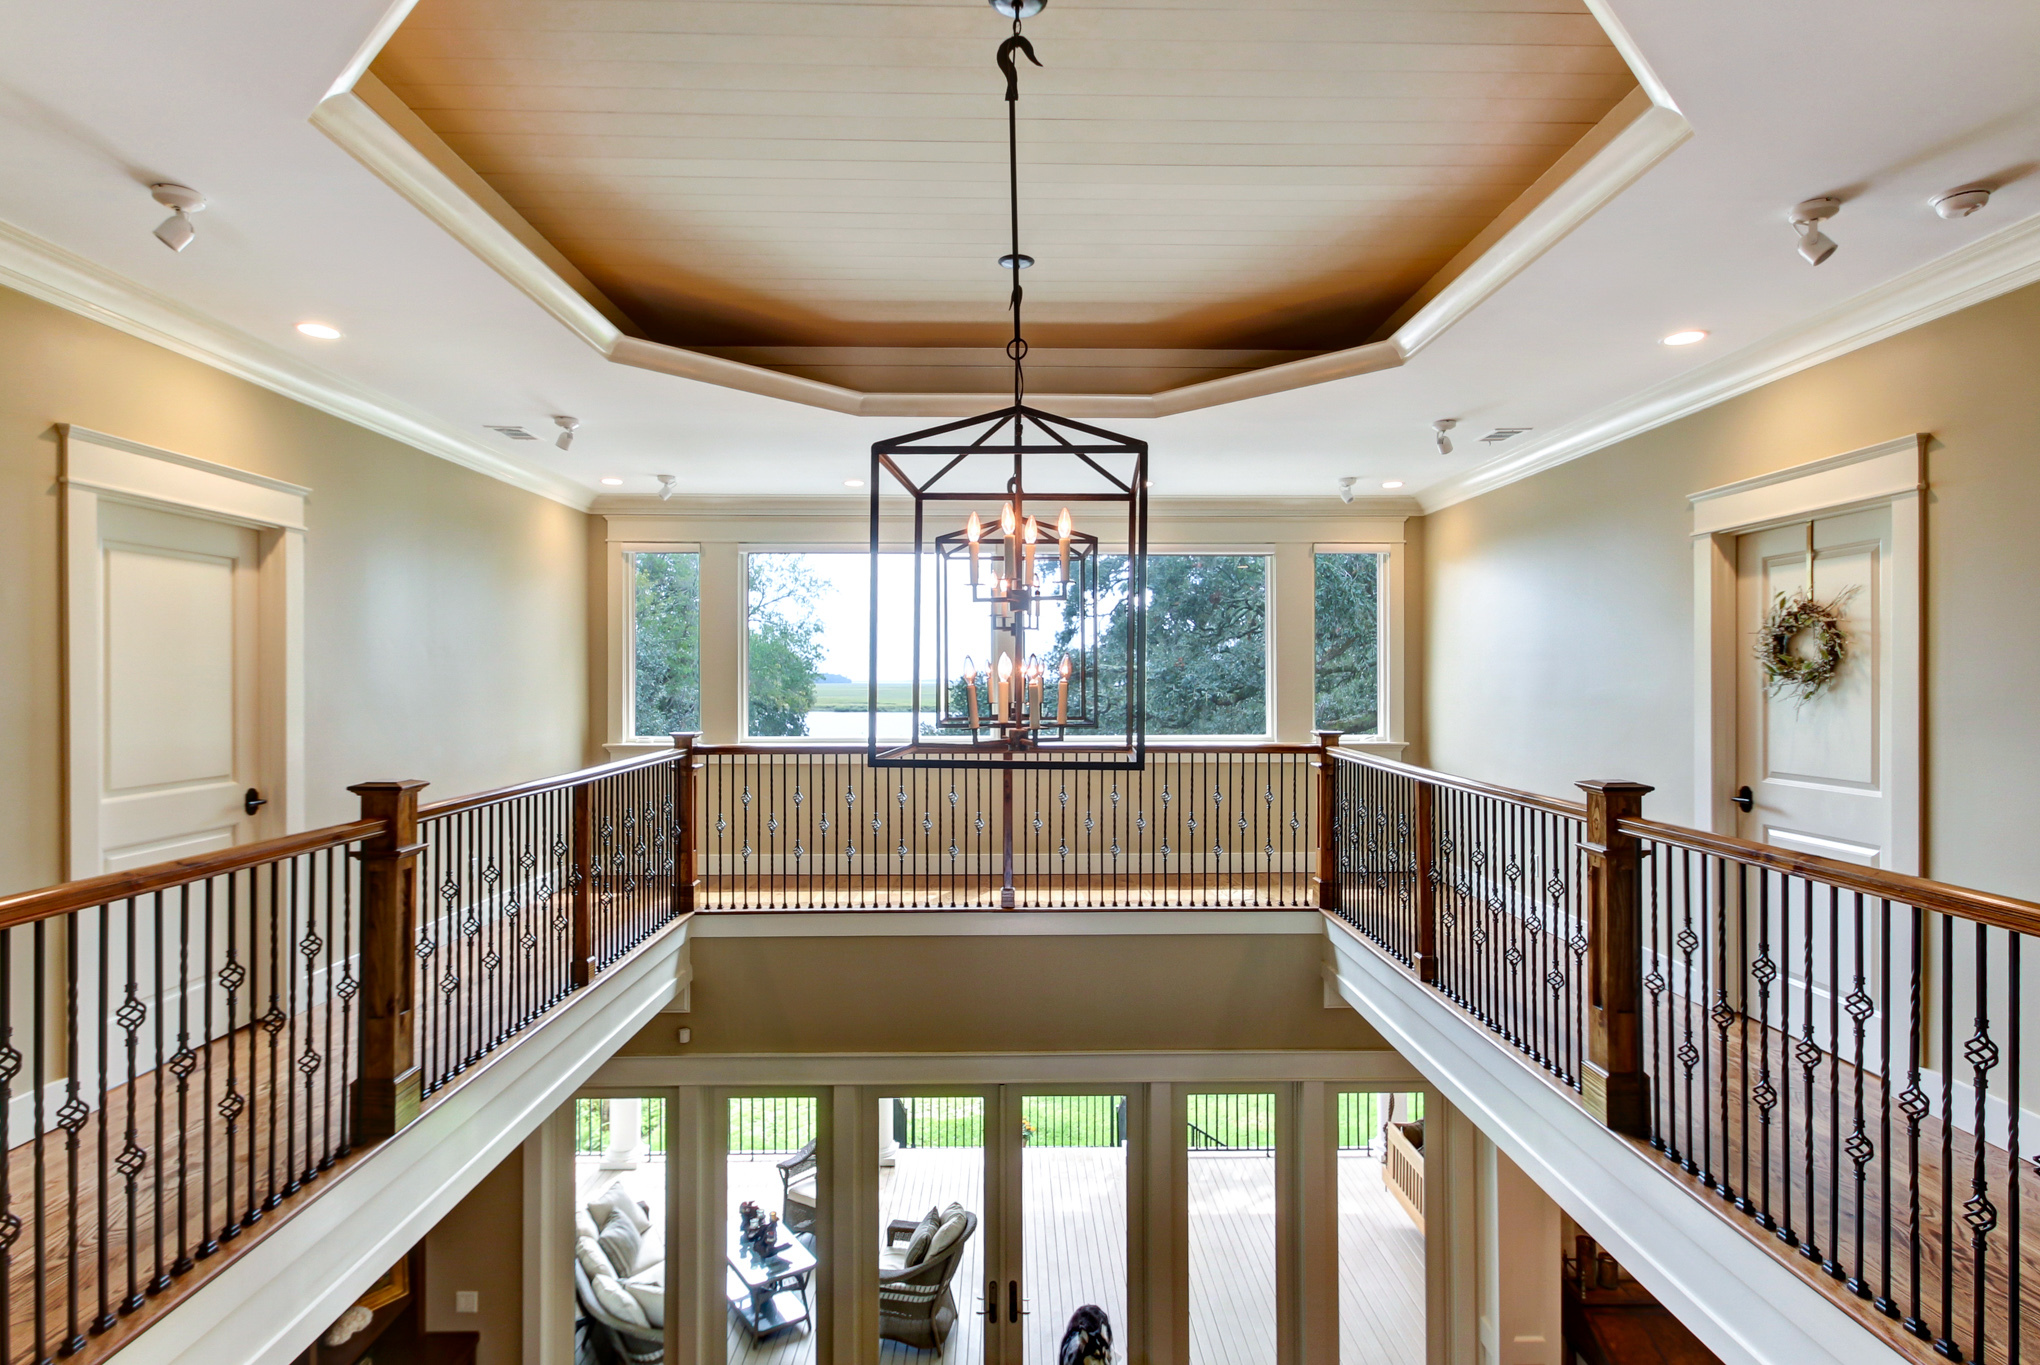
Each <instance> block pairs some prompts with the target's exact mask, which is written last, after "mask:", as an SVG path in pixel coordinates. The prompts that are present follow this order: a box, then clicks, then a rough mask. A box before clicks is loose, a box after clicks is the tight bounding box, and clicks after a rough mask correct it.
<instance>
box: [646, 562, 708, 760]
mask: <svg viewBox="0 0 2040 1365" xmlns="http://www.w3.org/2000/svg"><path fill="white" fill-rule="evenodd" d="M634 558H635V559H636V561H637V595H636V602H637V607H636V611H637V659H636V669H637V698H636V713H635V718H634V719H633V721H632V729H633V730H634V732H635V733H637V734H640V735H668V734H672V733H674V732H675V731H678V730H699V729H700V728H701V557H700V556H699V555H693V554H640V555H636V556H634Z"/></svg>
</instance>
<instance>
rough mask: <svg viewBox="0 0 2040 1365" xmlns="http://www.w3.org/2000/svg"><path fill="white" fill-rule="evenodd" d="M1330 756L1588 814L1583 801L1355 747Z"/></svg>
mask: <svg viewBox="0 0 2040 1365" xmlns="http://www.w3.org/2000/svg"><path fill="white" fill-rule="evenodd" d="M1332 757H1334V758H1341V759H1344V760H1345V761H1346V762H1348V763H1360V764H1364V765H1366V766H1367V767H1370V768H1379V769H1381V770H1382V771H1383V772H1390V773H1396V774H1398V775H1400V776H1403V777H1407V778H1410V779H1412V780H1414V781H1417V782H1428V783H1430V784H1431V785H1432V786H1434V787H1450V788H1452V789H1453V790H1454V791H1463V792H1470V793H1472V794H1473V795H1475V796H1492V797H1495V798H1496V799H1497V800H1501V801H1513V802H1515V803H1516V804H1517V805H1519V806H1530V807H1533V808H1534V809H1537V810H1541V811H1548V812H1550V813H1551V814H1553V815H1564V816H1568V817H1570V818H1572V819H1575V820H1584V819H1586V818H1587V808H1586V805H1585V803H1583V802H1579V801H1561V800H1559V799H1558V798H1557V797H1555V796H1540V795H1538V794H1537V793H1536V792H1526V791H1517V790H1516V789H1515V788H1514V787H1497V786H1496V785H1494V784H1493V783H1492V782H1476V781H1474V780H1473V779H1472V778H1470V777H1454V776H1453V775H1452V774H1451V773H1441V772H1436V771H1434V770H1432V769H1430V768H1419V767H1418V766H1417V765H1416V764H1414V763H1402V762H1398V761H1397V760H1395V759H1393V758H1380V757H1377V756H1376V755H1374V754H1363V753H1361V752H1360V751H1359V750H1357V749H1334V750H1332Z"/></svg>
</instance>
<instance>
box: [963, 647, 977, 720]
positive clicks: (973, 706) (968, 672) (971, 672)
mask: <svg viewBox="0 0 2040 1365" xmlns="http://www.w3.org/2000/svg"><path fill="white" fill-rule="evenodd" d="M963 690H964V691H965V692H967V693H968V694H969V695H970V728H971V729H973V730H975V729H977V728H978V699H977V663H976V661H975V660H973V659H972V658H971V657H970V655H968V654H966V655H964V656H963Z"/></svg>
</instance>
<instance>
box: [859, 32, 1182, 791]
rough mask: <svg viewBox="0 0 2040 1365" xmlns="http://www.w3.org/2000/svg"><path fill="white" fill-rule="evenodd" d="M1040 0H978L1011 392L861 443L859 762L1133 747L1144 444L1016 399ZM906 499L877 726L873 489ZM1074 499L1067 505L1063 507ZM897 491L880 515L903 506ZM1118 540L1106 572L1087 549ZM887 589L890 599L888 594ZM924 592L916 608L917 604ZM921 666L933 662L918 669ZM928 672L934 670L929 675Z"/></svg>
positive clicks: (1105, 760)
mask: <svg viewBox="0 0 2040 1365" xmlns="http://www.w3.org/2000/svg"><path fill="white" fill-rule="evenodd" d="M1045 3H1046V0H992V7H993V8H994V9H996V10H998V11H999V12H1000V13H1001V14H1005V15H1010V16H1011V17H1012V20H1013V32H1012V36H1011V37H1009V38H1007V39H1006V40H1005V41H1004V42H1002V43H1001V44H1000V45H999V50H998V57H997V63H998V66H999V69H1000V71H1001V72H1003V73H1004V75H1005V80H1006V164H1007V189H1008V195H1009V207H1010V220H1011V230H1012V241H1011V249H1010V251H1009V252H1008V253H1007V254H1006V255H1004V256H1002V257H1001V258H1000V259H999V264H1000V265H1001V266H1002V267H1004V268H1005V269H1007V270H1010V271H1012V272H1013V287H1012V294H1011V296H1010V302H1009V304H1008V306H1009V307H1010V309H1011V310H1012V314H1013V339H1012V340H1011V341H1010V342H1008V343H1007V345H1006V354H1007V356H1008V357H1010V358H1011V360H1012V362H1013V402H1012V405H1011V406H1010V407H1003V408H1000V409H998V410H997V411H995V412H988V413H984V414H982V415H980V416H977V417H969V418H965V419H963V420H961V421H956V422H949V423H945V424H944V425H942V426H938V427H931V428H929V429H928V430H926V431H916V432H912V433H910V434H908V435H905V436H896V437H893V438H892V439H890V440H885V441H879V442H877V443H876V444H874V445H873V446H872V447H871V477H870V480H869V483H868V486H869V487H870V489H871V679H872V682H871V700H870V704H869V715H868V720H869V730H868V735H869V740H868V744H867V748H866V759H867V761H868V762H869V763H870V764H871V765H873V766H875V767H881V768H885V767H938V766H939V767H952V766H975V767H986V768H995V769H1006V770H1009V771H1010V770H1012V769H1015V768H1138V767H1140V766H1141V765H1142V764H1143V763H1144V762H1145V760H1146V750H1147V733H1146V723H1145V714H1146V709H1147V708H1146V705H1145V690H1146V689H1145V678H1146V667H1145V664H1146V635H1147V482H1148V480H1147V442H1145V441H1137V440H1134V439H1133V438H1131V437H1128V436H1120V435H1118V434H1116V433H1114V432H1110V431H1106V430H1104V429H1103V428H1100V427H1094V426H1090V425H1087V424H1086V423H1083V422H1077V421H1072V420H1071V419H1069V418H1067V417H1058V416H1056V415H1055V414H1053V413H1050V412H1044V411H1042V410H1041V409H1040V408H1035V407H1030V406H1028V405H1027V403H1026V394H1027V376H1026V360H1027V340H1026V337H1025V336H1024V334H1023V332H1022V330H1021V300H1022V291H1021V288H1020V272H1021V271H1022V270H1024V269H1026V268H1027V267H1028V266H1031V265H1033V264H1034V259H1033V258H1032V257H1031V256H1027V255H1023V254H1022V253H1021V251H1020V169H1019V117H1018V115H1019V102H1020V75H1019V68H1018V65H1017V62H1016V60H1015V57H1016V54H1020V55H1024V56H1025V57H1026V58H1027V60H1029V61H1030V62H1033V63H1034V64H1035V65H1036V66H1040V65H1041V61H1040V59H1039V58H1037V57H1036V56H1035V55H1034V47H1033V45H1032V44H1031V43H1029V42H1028V40H1027V39H1026V38H1025V37H1023V36H1022V34H1021V32H1020V21H1021V20H1022V19H1023V18H1026V17H1029V16H1031V15H1034V14H1037V13H1039V12H1040V11H1041V9H1042V7H1043V5H1044V4H1045ZM881 473H883V474H884V475H885V476H886V479H888V480H890V483H891V485H892V486H893V487H894V488H895V490H904V491H905V492H906V493H907V494H909V495H910V496H911V498H912V500H913V501H912V513H913V560H912V568H913V594H912V604H911V606H912V623H913V624H912V632H913V651H912V659H913V684H912V703H913V707H912V718H911V726H912V728H911V730H910V732H909V736H908V737H907V738H905V739H904V740H903V741H901V742H898V743H891V744H881V743H880V740H879V714H880V713H879V709H878V708H879V683H878V675H879V656H880V637H881V630H882V622H881V614H880V613H881V608H891V609H892V612H893V615H892V616H891V617H890V618H889V619H890V620H892V621H894V622H897V621H898V619H899V615H898V612H899V609H900V608H902V607H905V606H907V605H908V604H907V603H906V602H905V601H903V600H892V601H882V600H881V596H880V573H879V567H880V555H881V546H880V515H881V510H882V509H881V497H880V494H881V490H882V488H883V487H884V486H885V480H881V478H880V475H881ZM1073 509H1074V510H1073ZM905 510H906V509H905V506H904V505H903V504H900V505H898V510H897V512H895V515H898V514H899V513H903V512H904V511H905ZM1101 532H1102V533H1104V534H1105V535H1108V536H1110V538H1111V541H1113V542H1116V543H1117V544H1119V545H1123V546H1124V547H1125V557H1124V560H1123V562H1122V563H1115V564H1114V565H1113V566H1112V568H1111V570H1110V571H1109V572H1108V571H1107V568H1106V564H1105V562H1104V559H1103V557H1102V555H1101V550H1102V549H1103V548H1104V547H1105V546H1106V545H1107V544H1108V541H1107V540H1105V539H1101ZM895 597H896V598H897V597H898V594H897V592H896V594H895ZM931 604H932V607H933V612H932V620H931V619H930V617H929V613H928V608H929V606H930V605H931ZM931 670H932V671H931ZM931 684H932V685H931Z"/></svg>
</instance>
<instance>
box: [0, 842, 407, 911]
mask: <svg viewBox="0 0 2040 1365" xmlns="http://www.w3.org/2000/svg"><path fill="white" fill-rule="evenodd" d="M382 828H383V826H382V822H381V821H378V820H355V821H351V822H349V823H348V824H344V825H328V826H326V827H325V828H324V829H308V830H305V831H304V832H303V833H301V834H286V835H284V836H283V837H281V838H278V839H264V840H263V841H262V842H261V843H259V844H239V845H236V846H235V847H233V848H223V849H221V850H219V851H218V852H217V853H201V854H199V855H198V856H196V857H192V858H176V859H173V860H171V861H170V862H166V863H152V864H150V865H149V866H147V867H137V868H134V869H131V870H130V871H127V872H109V873H107V874H106V875H105V876H103V877H87V878H86V879H84V880H83V881H75V882H59V883H57V884H56V885H55V886H45V887H42V888H41V889H39V890H35V891H23V892H20V893H18V894H16V895H12V896H7V897H4V898H0V929H11V928H13V927H14V926H15V925H17V924H33V923H35V922H36V921H37V920H43V919H54V918H55V917H56V916H58V915H68V914H70V913H72V912H73V911H75V910H86V909H90V908H91V907H92V906H95V905H107V904H111V903H112V902H114V901H123V900H127V899H128V898H129V897H132V896H146V895H150V894H152V893H154V892H157V891H168V890H171V889H173V888H175V887H179V886H188V885H190V884H191V883H192V882H202V881H206V880H208V879H209V878H212V877H221V876H225V875H226V874H227V873H229V872H239V871H242V870H243V869H245V868H250V867H259V866H260V865H261V864H263V863H268V862H275V861H277V860H279V859H283V858H294V857H297V856H298V855H299V854H303V853H317V852H318V851H320V850H321V849H327V848H337V847H339V846H340V845H342V844H349V843H353V842H354V841H355V840H357V839H366V838H368V837H369V836H370V835H373V834H379V833H381V832H382Z"/></svg>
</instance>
